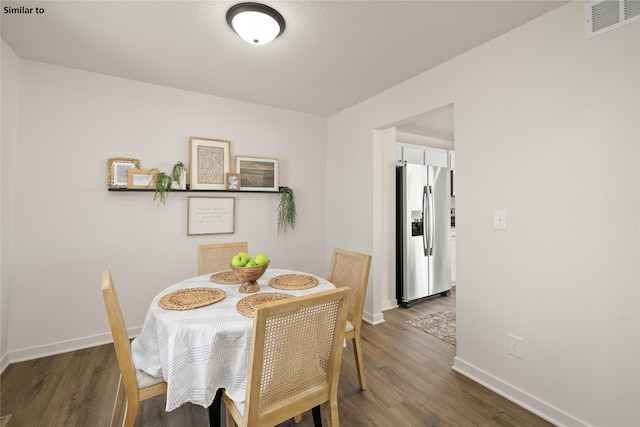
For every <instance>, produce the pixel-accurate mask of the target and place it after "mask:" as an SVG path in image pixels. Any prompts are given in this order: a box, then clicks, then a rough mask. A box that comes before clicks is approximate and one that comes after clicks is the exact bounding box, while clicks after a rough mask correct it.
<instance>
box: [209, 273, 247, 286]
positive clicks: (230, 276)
mask: <svg viewBox="0 0 640 427" xmlns="http://www.w3.org/2000/svg"><path fill="white" fill-rule="evenodd" d="M211 281H212V282H216V283H222V284H223V285H237V284H238V283H242V280H240V279H239V278H238V276H237V275H236V272H235V271H233V270H227V271H220V272H219V273H213V274H212V275H211Z"/></svg>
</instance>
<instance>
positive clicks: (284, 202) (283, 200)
mask: <svg viewBox="0 0 640 427" xmlns="http://www.w3.org/2000/svg"><path fill="white" fill-rule="evenodd" d="M297 216H298V213H297V212H296V196H295V194H294V192H293V190H292V189H291V188H289V187H280V203H278V234H287V231H288V229H289V228H291V229H292V230H294V229H295V228H296V217H297Z"/></svg>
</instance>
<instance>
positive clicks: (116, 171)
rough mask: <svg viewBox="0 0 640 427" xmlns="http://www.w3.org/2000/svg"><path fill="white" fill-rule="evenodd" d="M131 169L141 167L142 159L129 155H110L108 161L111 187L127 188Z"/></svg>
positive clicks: (108, 176) (108, 178)
mask: <svg viewBox="0 0 640 427" xmlns="http://www.w3.org/2000/svg"><path fill="white" fill-rule="evenodd" d="M129 169H140V160H138V159H130V158H128V157H110V158H109V161H108V162H107V171H108V172H107V183H108V184H109V187H110V188H127V185H128V183H129Z"/></svg>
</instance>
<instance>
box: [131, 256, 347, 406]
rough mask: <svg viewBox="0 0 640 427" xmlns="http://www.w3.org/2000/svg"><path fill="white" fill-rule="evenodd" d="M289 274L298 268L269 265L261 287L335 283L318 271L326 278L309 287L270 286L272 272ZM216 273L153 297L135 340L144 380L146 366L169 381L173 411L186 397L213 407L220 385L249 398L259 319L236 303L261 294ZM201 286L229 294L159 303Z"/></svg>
mask: <svg viewBox="0 0 640 427" xmlns="http://www.w3.org/2000/svg"><path fill="white" fill-rule="evenodd" d="M289 273H297V272H295V271H291V270H280V269H274V268H269V269H267V271H266V272H265V274H264V275H263V276H262V277H261V278H260V279H259V280H258V284H259V285H260V291H259V292H261V293H263V292H284V293H288V294H291V295H305V294H309V293H314V292H320V291H325V290H328V289H333V288H334V287H335V286H334V285H333V284H332V283H330V282H328V281H327V280H326V279H323V278H321V277H317V276H314V277H317V278H318V281H319V282H320V283H319V284H318V285H317V286H316V287H314V288H311V289H307V290H300V291H292V290H280V289H275V288H271V287H270V286H269V279H271V278H272V277H274V276H277V275H280V274H289ZM303 274H306V273H303ZM210 277H211V274H206V275H203V276H197V277H193V278H190V279H187V280H184V281H182V282H180V283H176V284H175V285H172V286H170V287H168V288H167V289H165V290H164V291H162V292H160V293H159V294H158V295H157V296H156V297H155V298H154V299H153V301H152V302H151V306H150V307H149V311H148V313H147V317H146V319H145V321H144V325H143V326H142V331H141V332H140V336H138V337H137V338H136V339H135V340H134V341H133V343H132V344H131V349H132V355H133V362H134V364H135V366H136V368H137V371H138V372H137V374H138V378H139V380H140V376H141V371H143V372H145V373H146V374H149V375H151V376H154V377H158V378H160V377H162V378H164V380H165V381H166V382H167V406H166V410H167V411H172V410H174V409H176V408H177V407H179V406H181V405H182V404H184V403H186V402H191V403H194V404H197V405H201V406H204V407H208V406H209V405H211V402H212V401H213V398H214V396H215V393H216V390H217V389H218V388H224V389H226V391H227V393H228V394H229V395H230V396H231V398H232V399H233V400H235V401H239V402H241V401H244V398H245V394H246V387H247V362H248V359H249V351H250V347H251V329H252V322H253V319H252V318H250V317H246V316H243V315H241V314H240V313H238V311H237V310H236V304H237V303H238V301H240V300H241V299H242V298H244V297H247V296H249V295H255V293H253V294H243V293H240V292H239V291H238V289H239V287H240V285H225V284H219V283H214V282H212V281H211V280H210ZM198 287H213V288H218V289H222V290H224V291H225V292H226V294H227V296H226V298H225V299H223V300H222V301H220V302H217V303H215V304H212V305H209V306H205V307H200V308H197V309H193V310H184V311H177V310H165V309H163V308H161V307H160V306H159V305H158V301H159V300H160V298H162V297H163V296H164V295H166V294H168V293H171V292H173V291H176V290H178V289H186V288H198Z"/></svg>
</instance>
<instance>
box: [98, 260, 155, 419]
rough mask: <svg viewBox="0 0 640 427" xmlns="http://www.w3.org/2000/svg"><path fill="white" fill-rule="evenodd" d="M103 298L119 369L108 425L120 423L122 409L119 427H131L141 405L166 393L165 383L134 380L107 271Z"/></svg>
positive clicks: (126, 339) (127, 343) (126, 336)
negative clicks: (120, 425) (116, 388)
mask: <svg viewBox="0 0 640 427" xmlns="http://www.w3.org/2000/svg"><path fill="white" fill-rule="evenodd" d="M102 298H103V299H104V306H105V308H106V309H107V317H108V318H109V326H110V327H111V334H112V335H113V346H114V347H115V349H116V357H117V359H118V365H119V366H120V380H119V381H118V391H117V393H116V401H115V404H114V406H113V413H112V415H111V424H110V425H111V427H115V426H117V425H118V424H119V423H120V418H121V416H122V411H123V405H124V421H123V424H122V425H123V426H124V427H133V426H134V425H135V422H136V415H137V414H138V406H139V404H140V402H142V401H143V400H146V399H150V398H152V397H155V396H159V395H161V394H164V393H166V392H167V383H166V382H164V381H163V380H162V379H158V378H155V377H152V376H150V375H146V374H145V375H143V377H142V378H141V379H140V381H138V379H137V378H136V368H135V366H134V364H133V359H132V358H131V343H130V341H129V334H128V333H127V328H126V326H125V323H124V318H123V317H122V310H121V309H120V302H119V301H118V295H117V294H116V289H115V287H114V285H113V279H112V278H111V272H110V271H109V270H105V271H104V272H103V273H102ZM125 396H126V401H125Z"/></svg>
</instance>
